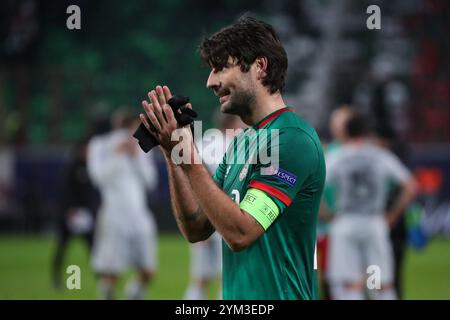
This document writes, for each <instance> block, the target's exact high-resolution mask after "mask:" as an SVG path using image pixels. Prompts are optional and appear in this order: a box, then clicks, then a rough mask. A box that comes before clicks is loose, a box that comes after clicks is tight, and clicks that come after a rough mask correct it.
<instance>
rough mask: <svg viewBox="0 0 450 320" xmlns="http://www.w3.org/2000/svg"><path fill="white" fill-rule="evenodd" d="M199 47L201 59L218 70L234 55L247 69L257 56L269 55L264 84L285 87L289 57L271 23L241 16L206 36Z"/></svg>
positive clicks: (276, 87) (246, 69)
mask: <svg viewBox="0 0 450 320" xmlns="http://www.w3.org/2000/svg"><path fill="white" fill-rule="evenodd" d="M199 49H200V55H201V58H202V60H203V61H204V62H205V63H207V64H208V65H209V66H210V67H211V68H214V69H217V70H222V69H223V68H224V67H225V66H226V65H227V62H228V58H229V57H231V58H233V59H236V60H237V64H238V65H239V66H240V67H241V71H242V72H248V71H249V70H250V65H251V64H253V63H254V62H255V60H256V59H257V58H259V57H266V58H267V61H268V65H267V70H266V73H267V74H266V76H265V78H264V79H263V81H262V84H263V85H264V86H266V87H268V89H269V91H270V93H275V92H277V91H278V90H280V92H283V91H284V86H285V79H286V70H287V66H288V59H287V55H286V51H285V50H284V48H283V45H282V44H281V41H280V39H279V38H278V36H277V34H276V33H275V30H274V29H273V27H272V26H271V25H270V24H268V23H265V22H263V21H259V20H257V19H255V18H252V17H243V18H240V19H239V20H238V21H237V22H236V23H234V24H232V25H230V26H227V27H225V28H223V29H221V30H220V31H218V32H217V33H214V34H213V35H211V36H209V37H205V38H204V39H203V40H202V42H201V44H200V48H199Z"/></svg>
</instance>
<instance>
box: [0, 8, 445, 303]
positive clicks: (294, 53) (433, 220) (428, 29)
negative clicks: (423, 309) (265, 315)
mask: <svg viewBox="0 0 450 320" xmlns="http://www.w3.org/2000/svg"><path fill="white" fill-rule="evenodd" d="M71 4H76V5H78V6H80V8H81V27H82V28H81V30H72V31H71V30H68V29H67V28H66V19H67V17H68V16H69V15H68V14H67V13H66V8H67V7H68V6H69V5H71ZM372 4H376V5H378V6H380V8H381V30H368V29H367V27H366V19H367V18H368V17H369V15H368V14H367V13H366V9H367V7H368V6H369V5H372ZM246 12H247V13H251V14H254V15H257V16H258V17H260V18H263V19H265V20H267V21H268V22H271V23H272V24H273V25H274V26H275V27H276V29H277V30H278V32H279V33H280V35H281V38H282V41H283V43H284V44H285V46H286V49H287V52H288V56H289V64H290V66H289V74H288V80H287V90H286V91H287V92H286V98H287V102H288V103H289V104H290V105H293V106H295V108H296V109H297V111H298V112H299V113H300V114H301V115H302V116H303V117H304V118H305V119H307V120H308V121H310V122H311V123H312V124H313V125H314V127H315V128H316V130H317V131H318V132H319V135H320V136H321V138H323V139H324V140H326V139H327V138H329V132H328V129H327V124H328V116H329V114H330V112H331V111H332V110H333V108H335V107H336V106H338V105H340V104H342V103H349V104H352V105H354V106H355V108H357V109H359V110H361V111H363V112H364V113H366V114H369V115H370V118H371V119H372V120H373V124H374V127H375V128H377V130H378V132H380V133H389V134H390V136H391V137H395V139H394V140H395V145H396V146H397V148H396V151H397V153H398V154H399V155H400V156H401V158H402V159H403V160H404V161H405V162H406V163H407V165H408V166H409V167H410V168H411V169H412V170H413V171H414V173H415V174H416V176H417V178H418V179H419V182H420V183H421V187H422V193H421V196H420V198H419V199H418V201H417V205H420V208H422V209H423V212H424V216H423V219H422V222H421V226H422V229H423V230H424V233H425V235H426V237H427V239H428V242H427V244H426V245H425V246H423V247H422V248H420V249H419V248H418V246H417V244H416V243H414V242H413V241H412V242H411V245H410V246H409V248H408V251H407V256H406V262H405V298H406V299H449V298H450V240H449V239H450V197H449V195H450V148H449V146H450V130H449V127H450V126H449V123H450V68H449V61H450V59H449V58H450V41H449V39H450V3H449V2H448V1H445V0H442V1H441V0H411V1H399V0H392V1H380V0H378V1H375V0H372V1H357V0H340V1H331V0H322V1H320V0H303V1H301V0H288V1H268V0H266V1H245V3H244V2H243V1H236V0H219V1H206V0H199V1H181V0H158V1H144V0H135V1H126V2H123V1H114V2H112V1H104V0H100V1H87V0H78V1H76V0H73V1H62V0H61V1H53V2H50V1H38V0H23V1H18V0H3V1H2V2H1V4H0V25H1V30H0V299H22V298H23V299H79V298H88V299H94V298H95V297H96V290H95V282H94V277H93V274H92V271H91V269H90V267H89V261H88V254H87V251H86V250H85V247H84V244H83V243H81V242H80V241H79V240H76V241H74V242H73V243H72V244H71V245H70V248H69V252H68V255H67V257H66V260H65V264H66V265H70V264H77V265H80V267H81V270H82V289H81V290H73V291H69V290H63V291H55V290H54V289H53V288H52V286H51V281H50V265H51V257H52V254H53V250H54V239H55V228H56V221H57V217H58V216H59V215H61V212H60V211H59V206H60V199H61V188H60V183H61V181H60V180H61V173H62V170H63V168H64V165H65V164H66V163H67V159H68V156H69V154H70V151H71V150H72V148H73V146H74V144H76V143H77V142H79V141H80V140H81V139H83V138H84V137H86V136H87V135H89V134H92V133H94V132H95V131H96V130H97V129H98V126H99V124H101V123H104V121H105V119H106V118H107V117H108V116H109V115H110V114H111V113H112V112H113V111H114V110H115V109H117V108H119V107H124V106H126V107H128V108H129V109H130V110H132V111H133V112H136V114H137V113H138V112H139V110H140V101H141V100H142V99H143V98H144V97H145V94H146V92H147V91H148V90H149V89H150V88H152V87H153V86H155V85H156V84H157V83H163V84H169V85H170V86H171V88H173V91H174V92H177V93H182V94H186V95H189V97H190V98H191V100H192V101H193V104H194V107H195V108H196V109H197V110H198V112H199V114H200V117H201V119H202V120H203V121H204V123H203V126H204V128H205V129H207V128H209V127H211V126H212V125H213V122H212V115H213V112H214V110H215V109H216V107H217V101H216V99H215V97H214V95H212V94H211V92H209V91H208V90H207V89H206V88H205V83H206V78H207V75H208V73H209V70H208V68H206V67H205V66H203V65H202V64H201V62H200V59H199V57H198V53H197V46H198V44H199V41H200V39H201V37H202V35H203V34H205V33H210V32H213V31H216V30H218V29H219V28H220V27H222V26H224V25H226V24H228V23H231V22H232V21H234V20H236V19H237V18H238V17H239V16H241V15H242V14H243V13H246ZM155 153H156V154H157V161H158V165H159V169H160V184H159V188H158V191H157V192H154V193H152V194H150V195H149V201H150V204H151V207H152V208H153V211H154V212H155V215H156V220H157V222H158V227H159V230H160V233H161V239H160V247H159V256H160V272H159V273H158V275H157V277H156V279H155V283H154V284H153V285H152V286H151V289H150V290H149V293H150V295H149V298H156V299H179V298H181V296H182V294H183V290H184V289H185V286H186V285H187V278H188V259H189V256H188V245H187V243H186V242H185V241H184V240H183V239H182V238H181V236H180V235H179V233H178V232H177V231H176V227H175V222H174V220H173V218H172V215H171V213H170V207H169V194H168V190H167V179H166V172H165V169H164V164H163V160H162V158H161V157H160V155H159V154H158V151H155ZM411 223H412V222H411ZM412 240H414V239H412ZM216 286H217V284H216ZM214 290H215V288H212V289H211V292H210V297H214Z"/></svg>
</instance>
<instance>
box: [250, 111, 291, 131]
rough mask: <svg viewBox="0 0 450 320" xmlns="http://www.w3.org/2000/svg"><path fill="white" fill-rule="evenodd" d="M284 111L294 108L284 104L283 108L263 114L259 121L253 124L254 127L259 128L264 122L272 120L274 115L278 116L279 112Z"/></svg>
mask: <svg viewBox="0 0 450 320" xmlns="http://www.w3.org/2000/svg"><path fill="white" fill-rule="evenodd" d="M286 111H290V112H293V111H294V110H293V109H292V107H290V106H286V107H284V108H281V109H278V110H276V111H274V112H272V113H271V114H269V115H267V116H265V117H264V118H263V119H262V120H261V121H259V122H258V123H257V124H255V125H254V128H258V129H261V128H262V127H264V126H265V125H266V124H268V123H269V122H271V121H272V120H274V119H275V118H276V117H278V116H279V115H280V114H282V113H284V112H286Z"/></svg>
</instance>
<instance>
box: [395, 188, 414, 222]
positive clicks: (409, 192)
mask: <svg viewBox="0 0 450 320" xmlns="http://www.w3.org/2000/svg"><path fill="white" fill-rule="evenodd" d="M402 189H403V190H402V192H401V193H400V195H399V197H398V198H397V201H395V203H394V204H393V206H392V208H391V209H390V210H389V214H390V215H392V217H393V218H394V220H397V219H398V218H399V217H400V216H401V215H402V214H403V212H404V211H405V209H406V208H407V207H408V206H409V205H410V204H411V202H412V201H413V200H414V198H415V197H416V196H417V192H418V188H417V184H416V182H415V181H414V180H411V181H409V182H408V183H406V184H405V185H404V186H403V188H402Z"/></svg>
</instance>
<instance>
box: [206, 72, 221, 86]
mask: <svg viewBox="0 0 450 320" xmlns="http://www.w3.org/2000/svg"><path fill="white" fill-rule="evenodd" d="M219 86H220V81H219V79H218V77H217V75H216V74H215V73H214V70H211V72H210V73H209V77H208V80H207V81H206V87H207V88H209V89H213V90H216V89H217V88H219Z"/></svg>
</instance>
